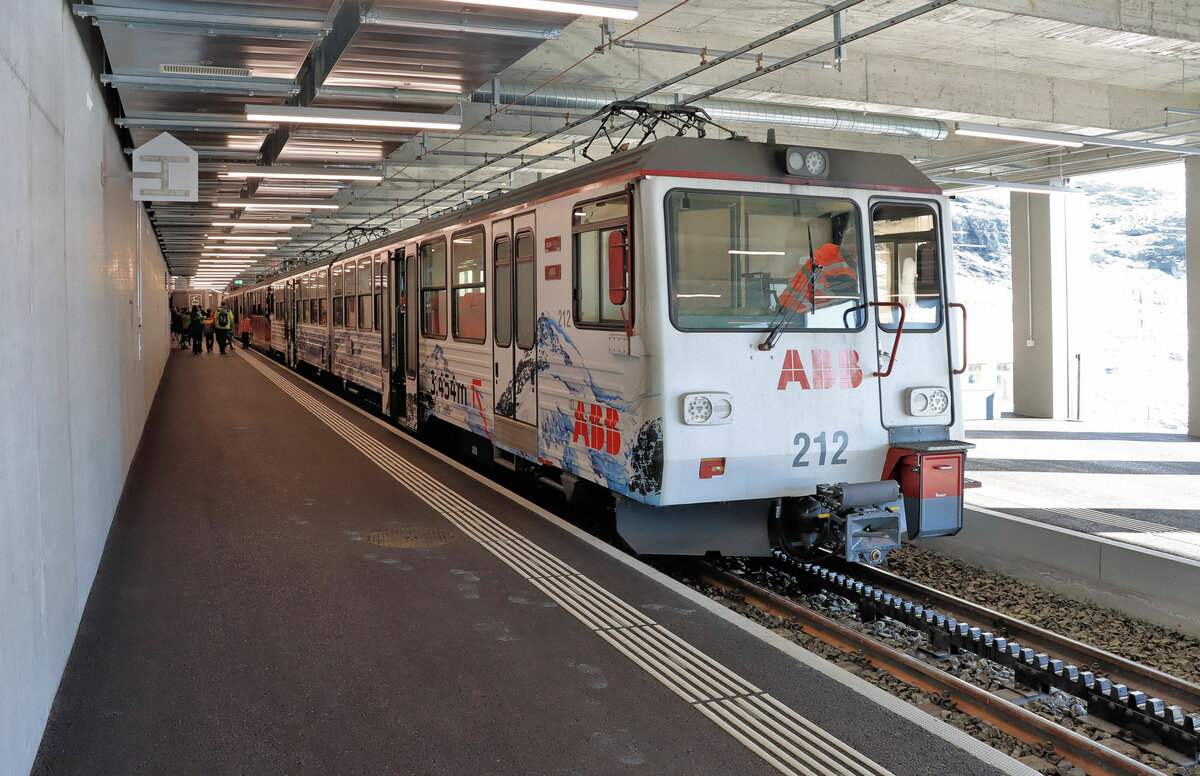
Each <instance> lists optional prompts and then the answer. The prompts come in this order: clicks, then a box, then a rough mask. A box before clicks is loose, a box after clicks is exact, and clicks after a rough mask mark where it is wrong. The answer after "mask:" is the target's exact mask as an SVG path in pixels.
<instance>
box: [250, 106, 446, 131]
mask: <svg viewBox="0 0 1200 776" xmlns="http://www.w3.org/2000/svg"><path fill="white" fill-rule="evenodd" d="M246 120H247V121H279V122H283V123H289V124H333V125H337V126H345V127H399V128H402V129H449V130H456V129H461V128H462V120H461V119H458V118H455V117H454V116H440V115H437V114H433V113H401V112H399V111H379V110H349V109H343V108H304V107H300V106H296V105H277V106H270V105H247V106H246Z"/></svg>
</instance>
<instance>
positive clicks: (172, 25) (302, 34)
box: [72, 3, 329, 40]
mask: <svg viewBox="0 0 1200 776" xmlns="http://www.w3.org/2000/svg"><path fill="white" fill-rule="evenodd" d="M72 11H73V12H74V14H75V15H76V16H79V17H81V18H85V19H86V18H91V19H92V23H93V24H101V23H112V24H122V25H125V26H127V27H152V28H155V29H160V30H167V31H170V32H185V33H192V34H202V35H247V36H250V37H256V38H264V37H265V38H285V39H289V40H320V39H321V38H322V36H324V34H325V33H326V32H328V31H329V26H328V24H327V23H326V22H325V20H324V19H323V18H321V19H318V18H312V17H307V18H306V17H303V16H261V15H255V16H240V15H237V14H225V13H208V12H205V11H168V10H163V9H157V8H118V7H112V6H104V5H83V4H82V3H79V4H76V5H74V6H72Z"/></svg>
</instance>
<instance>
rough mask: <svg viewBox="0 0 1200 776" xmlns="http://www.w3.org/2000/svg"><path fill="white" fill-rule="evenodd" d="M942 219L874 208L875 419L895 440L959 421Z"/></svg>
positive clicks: (917, 209) (918, 211)
mask: <svg viewBox="0 0 1200 776" xmlns="http://www.w3.org/2000/svg"><path fill="white" fill-rule="evenodd" d="M941 218H942V214H941V213H940V211H939V208H938V207H937V203H935V202H916V201H883V200H877V201H874V202H873V203H872V206H871V232H872V244H873V247H874V260H875V304H874V305H873V306H874V307H875V309H876V310H877V313H878V316H877V326H876V332H875V333H876V337H877V338H878V348H879V369H878V371H879V372H880V373H882V374H883V375H884V376H882V377H880V378H879V392H880V412H881V420H882V422H883V425H884V427H885V428H888V429H890V430H892V435H893V438H896V437H897V436H898V434H897V430H898V429H903V428H905V427H914V426H923V427H931V426H949V425H950V424H951V423H952V422H953V420H954V415H955V414H956V408H955V407H953V406H952V402H953V397H954V393H953V391H952V390H951V383H950V370H951V368H952V367H951V365H950V347H949V345H950V342H949V337H950V334H949V331H950V325H949V322H948V321H947V320H946V317H947V316H946V309H947V308H946V305H945V288H946V280H945V271H946V270H945V257H944V256H943V246H945V245H947V244H948V241H946V240H943V239H942V237H941V235H942V232H943V229H944V228H945V227H944V225H943V224H942V223H941ZM900 436H902V437H903V440H904V441H917V440H915V439H913V438H911V432H910V433H909V434H907V435H904V434H903V433H901V434H900Z"/></svg>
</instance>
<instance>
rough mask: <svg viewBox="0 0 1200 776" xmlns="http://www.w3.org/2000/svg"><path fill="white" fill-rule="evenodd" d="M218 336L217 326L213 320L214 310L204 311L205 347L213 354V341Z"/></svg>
mask: <svg viewBox="0 0 1200 776" xmlns="http://www.w3.org/2000/svg"><path fill="white" fill-rule="evenodd" d="M216 336H217V324H216V321H214V320H213V310H212V308H211V307H210V308H208V309H207V310H205V311H204V347H205V348H207V349H208V352H209V353H211V352H212V349H213V340H214V339H215V338H216Z"/></svg>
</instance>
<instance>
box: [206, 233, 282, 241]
mask: <svg viewBox="0 0 1200 776" xmlns="http://www.w3.org/2000/svg"><path fill="white" fill-rule="evenodd" d="M208 239H210V240H226V241H229V242H275V241H277V240H281V241H283V242H287V241H289V240H291V239H292V238H291V237H288V236H287V235H286V234H281V235H278V236H276V235H270V234H213V235H208Z"/></svg>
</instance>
